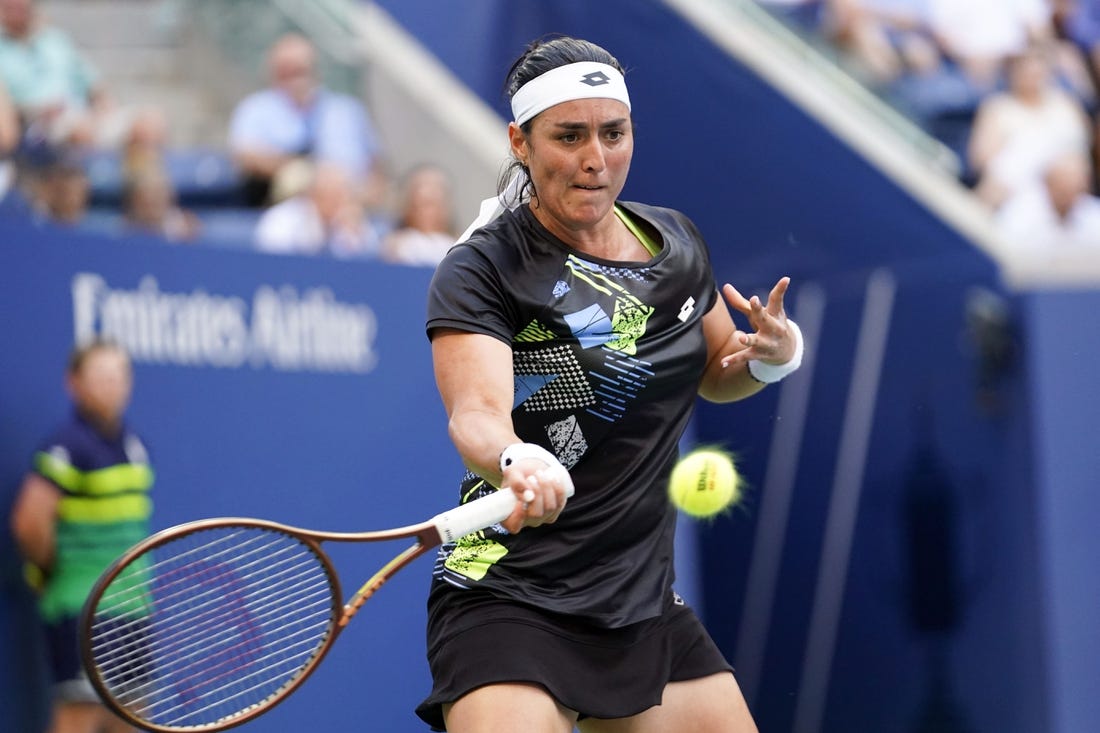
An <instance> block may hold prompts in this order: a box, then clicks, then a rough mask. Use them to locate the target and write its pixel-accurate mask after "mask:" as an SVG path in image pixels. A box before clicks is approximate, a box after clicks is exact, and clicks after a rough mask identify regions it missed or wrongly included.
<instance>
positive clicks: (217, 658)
mask: <svg viewBox="0 0 1100 733" xmlns="http://www.w3.org/2000/svg"><path fill="white" fill-rule="evenodd" d="M515 504H516V498H515V494H514V492H512V491H511V490H510V489H504V490H500V491H496V492H494V493H492V494H490V495H488V496H485V497H483V498H480V499H477V500H476V501H472V502H470V503H468V504H464V505H462V506H460V507H457V508H455V509H451V510H449V511H446V512H443V513H442V514H438V515H436V516H435V517H433V518H431V519H429V520H428V521H426V522H421V523H420V524H414V525H410V526H407V527H400V528H397V529H389V530H383V531H377V532H359V533H338V532H313V531H310V530H305V529H299V528H297V527H289V526H286V525H283V524H277V523H275V522H268V521H264V520H260V519H244V518H224V519H205V520H199V521H195V522H188V523H186V524H181V525H178V526H175V527H172V528H169V529H166V530H163V531H161V532H158V533H157V534H154V535H152V536H151V537H149V538H147V539H145V540H143V541H142V542H139V543H138V544H137V545H135V546H134V547H132V548H131V549H130V550H128V551H127V552H126V553H125V554H124V555H122V556H121V557H120V558H118V560H116V561H115V562H114V563H113V564H112V565H111V566H110V567H109V568H108V569H107V570H106V571H105V572H104V573H103V575H102V576H101V577H100V578H99V580H98V581H97V583H96V585H95V586H94V588H93V589H92V592H91V594H90V596H89V597H88V600H87V602H86V603H85V606H84V611H83V614H82V617H81V621H80V623H81V654H82V657H83V662H84V668H85V670H86V671H87V673H88V677H89V679H90V680H91V683H92V685H93V686H94V687H95V689H96V690H97V692H98V693H99V695H100V697H101V698H102V699H103V701H104V702H105V703H106V705H107V706H108V707H110V708H111V709H112V710H113V711H114V712H115V713H117V714H118V715H120V716H121V717H122V718H123V719H125V720H127V721H128V722H130V723H131V724H133V725H136V726H138V727H139V728H143V729H146V730H152V731H183V730H187V731H218V730H225V729H226V728H231V727H233V726H236V725H240V724H241V723H244V722H246V721H248V720H251V719H253V718H255V717H256V716H258V715H260V714H261V713H264V712H266V711H267V710H270V709H271V708H272V707H273V706H274V705H276V704H277V703H279V702H280V701H282V700H284V699H286V697H287V696H288V695H290V694H291V693H292V692H293V691H294V690H296V689H297V688H298V687H299V686H300V685H301V684H302V682H304V681H305V680H306V678H307V677H309V675H310V673H311V672H313V670H314V669H316V668H317V665H318V664H320V662H321V660H322V659H323V658H324V656H325V654H326V653H327V652H328V650H329V649H330V648H331V647H332V644H333V642H335V640H336V638H337V637H338V636H339V635H340V632H341V631H342V630H343V629H344V627H345V626H347V623H348V621H350V620H351V618H352V616H354V615H355V613H356V612H357V611H358V610H359V608H360V607H361V606H362V605H363V604H364V603H365V602H366V601H367V599H368V598H370V597H371V596H372V595H373V594H374V593H375V591H377V590H378V589H379V588H380V587H381V586H382V585H383V584H384V583H385V582H386V581H387V580H388V579H389V578H391V577H392V576H393V575H394V573H396V572H397V571H399V570H400V569H401V568H403V567H405V566H406V565H408V564H409V563H411V562H412V561H413V560H415V559H416V558H417V557H419V556H421V555H422V554H424V553H425V552H427V551H428V550H430V549H431V548H433V547H436V546H438V545H440V544H442V543H445V542H453V541H455V540H457V539H458V538H459V537H462V536H463V535H466V534H470V533H471V532H476V531H478V530H482V529H485V528H486V527H489V526H492V525H493V524H496V523H498V522H501V521H503V520H504V519H506V518H507V517H508V516H509V515H510V514H511V513H512V510H513V509H514V508H515ZM402 538H413V539H414V540H415V541H414V542H413V544H412V545H410V546H409V547H408V548H407V549H406V550H404V551H403V552H401V553H400V554H398V555H397V556H396V557H394V558H393V559H392V560H390V561H389V562H387V563H386V564H385V565H383V566H382V567H381V568H380V569H379V570H378V572H377V573H375V574H374V575H373V576H372V577H371V578H370V580H368V581H367V582H366V583H365V584H364V585H363V587H362V588H360V589H359V590H358V591H357V592H356V593H355V594H354V595H353V596H352V597H351V599H350V600H348V601H347V602H346V603H345V602H344V601H343V595H342V593H341V590H340V581H339V578H337V575H336V571H335V569H334V567H333V564H332V562H331V560H330V559H329V557H328V556H327V555H326V554H325V552H324V550H323V549H322V548H321V543H322V542H328V541H333V542H379V541H384V540H395V539H402Z"/></svg>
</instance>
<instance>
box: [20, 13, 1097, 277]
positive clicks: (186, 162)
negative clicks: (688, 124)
mask: <svg viewBox="0 0 1100 733" xmlns="http://www.w3.org/2000/svg"><path fill="white" fill-rule="evenodd" d="M757 2H758V4H759V5H760V6H761V7H763V8H765V9H766V10H767V11H768V12H769V13H771V14H772V15H773V16H774V17H775V18H776V19H778V20H779V21H780V22H781V23H782V24H783V25H785V26H786V27H787V28H788V29H789V30H790V31H792V32H793V33H795V34H797V36H799V37H800V38H801V39H802V41H804V42H805V43H806V44H807V46H808V47H809V48H813V49H816V50H817V51H818V52H820V53H822V54H823V56H824V57H826V58H827V59H829V60H830V62H831V63H834V64H836V66H837V67H838V68H839V69H840V70H842V72H843V73H845V74H847V75H849V76H850V77H851V78H852V79H854V80H855V81H856V82H858V83H859V84H860V85H862V86H863V87H864V88H865V89H867V90H869V91H870V92H872V93H873V94H874V95H876V96H877V97H878V98H879V99H880V100H882V101H883V102H884V103H885V104H888V105H889V106H890V107H891V108H892V109H894V110H896V111H899V112H900V113H902V114H903V115H904V116H905V117H906V118H907V119H908V120H910V121H911V122H913V123H915V124H916V125H917V126H918V127H919V128H920V129H921V130H923V131H924V132H925V133H927V134H928V135H929V136H930V137H931V138H933V139H934V140H937V141H938V142H939V143H941V144H942V146H944V147H945V148H946V150H947V151H948V155H949V157H951V159H952V162H953V163H952V166H951V169H952V171H953V173H954V175H956V176H957V178H958V180H959V181H960V182H962V183H963V184H964V185H965V186H966V187H967V188H968V189H970V190H971V191H972V192H973V194H974V196H975V197H976V198H977V199H978V200H980V201H981V202H982V204H983V206H984V207H986V209H987V210H988V213H989V214H990V216H992V217H994V220H995V223H996V226H997V228H998V229H999V230H1000V233H1001V234H1002V235H1003V238H1004V239H1005V241H1006V243H1008V244H1012V245H1016V246H1020V247H1026V248H1034V247H1050V246H1055V247H1065V246H1076V245H1082V244H1083V245H1086V246H1093V245H1100V200H1098V199H1097V198H1096V194H1097V191H1098V188H1097V187H1098V180H1097V170H1098V166H1097V161H1098V159H1100V158H1098V152H1097V146H1096V138H1097V124H1098V110H1100V105H1098V101H1097V89H1098V82H1100V0H757ZM219 5H220V6H219ZM232 5H238V6H246V5H248V3H245V4H238V3H230V4H219V3H217V2H209V1H208V0H197V1H196V2H192V3H185V2H180V1H179V0H111V1H106V0H97V1H95V2H79V1H77V0H0V212H3V215H6V216H26V217H33V218H37V219H43V220H51V221H55V222H60V223H63V224H66V225H70V226H77V227H82V228H87V229H93V230H97V231H101V232H105V233H120V232H121V233H130V234H133V233H144V234H148V235H150V236H153V237H156V238H161V239H166V240H169V241H173V242H196V241H201V242H204V243H208V244H215V245H225V246H233V247H251V248H256V249H259V250H263V251H268V252H273V253H316V254H329V255H332V256H336V257H345V258H352V257H354V258H374V259H381V260H385V261H390V262H397V263H406V264H412V265H428V266H430V265H433V264H434V263H436V262H438V260H439V258H440V257H441V256H442V254H443V253H444V252H445V251H446V249H447V247H448V245H449V244H450V243H451V242H452V241H453V238H454V235H455V230H456V228H457V229H458V230H461V229H462V228H463V227H464V224H465V222H462V221H456V211H455V200H454V195H453V186H454V185H455V181H454V180H452V179H453V178H454V176H453V175H451V174H449V173H448V172H447V171H446V170H445V169H443V168H442V167H440V166H439V165H437V164H436V163H437V162H436V161H433V160H432V159H430V157H429V158H425V159H419V158H415V157H414V156H410V155H409V153H408V151H407V150H402V151H400V152H399V153H395V151H393V150H391V149H390V148H389V147H388V145H387V140H386V135H384V134H382V133H381V131H380V130H379V127H378V125H377V124H376V123H375V121H374V119H375V110H373V109H372V108H371V105H370V103H369V100H368V99H367V98H366V95H364V94H363V89H364V86H363V83H362V78H361V73H360V70H359V69H357V68H356V59H355V58H349V57H348V56H347V55H345V56H344V57H343V58H340V57H339V54H334V53H333V49H332V48H330V47H325V48H322V49H318V47H317V45H316V44H315V42H314V40H313V37H312V36H313V35H314V34H311V33H309V32H308V30H305V31H304V30H303V29H302V28H300V27H292V26H291V25H286V24H285V23H284V25H282V26H280V25H279V24H278V23H276V22H273V21H271V22H265V21H264V20H263V18H262V16H259V15H255V13H253V15H255V22H254V23H250V24H249V23H247V22H246V21H244V20H242V18H243V17H244V14H242V13H241V12H240V11H239V9H238V11H237V12H234V11H233V10H231V9H230V6H232ZM234 23H235V24H236V25H234ZM203 24H205V26H206V28H207V35H210V31H209V29H210V28H217V29H219V30H220V32H221V33H222V35H223V37H224V36H226V35H227V34H230V33H234V32H235V33H237V34H238V36H237V38H235V39H231V43H230V45H229V47H228V49H227V47H226V44H225V43H224V42H223V43H222V45H221V47H220V48H219V49H218V50H217V51H216V52H213V51H211V50H210V49H208V48H204V47H203V46H202V45H201V44H196V43H195V37H196V35H197V34H196V33H195V29H196V28H197V27H199V26H202V25H203ZM227 52H231V53H232V54H235V55H234V56H231V55H227ZM214 69H216V70H214ZM462 214H463V215H466V214H467V212H466V211H463V212H462Z"/></svg>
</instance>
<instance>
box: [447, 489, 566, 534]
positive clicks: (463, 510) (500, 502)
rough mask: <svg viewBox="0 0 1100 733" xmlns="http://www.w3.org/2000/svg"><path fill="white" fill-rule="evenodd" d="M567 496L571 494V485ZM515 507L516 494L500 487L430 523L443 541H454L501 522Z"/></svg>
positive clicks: (450, 510)
mask: <svg viewBox="0 0 1100 733" xmlns="http://www.w3.org/2000/svg"><path fill="white" fill-rule="evenodd" d="M569 488H570V490H569V491H568V493H567V498H568V497H569V496H572V495H573V491H572V486H570V487H569ZM515 508H516V494H515V492H514V491H512V490H511V489H500V490H498V491H494V492H493V493H491V494H489V495H487V496H483V497H481V498H480V499H475V500H474V501H471V502H468V503H466V504H463V505H462V506H458V507H455V508H454V509H449V510H447V511H445V512H443V513H442V514H437V515H435V516H434V517H432V520H431V521H432V524H434V525H435V527H436V529H438V530H439V536H440V537H441V538H442V540H443V542H454V541H455V540H457V539H458V538H460V537H463V536H465V535H468V534H470V533H471V532H477V531H478V530H481V529H485V528H486V527H491V526H493V525H494V524H497V523H498V522H503V521H504V520H505V519H507V518H508V517H509V515H511V513H512V511H513V510H514V509H515Z"/></svg>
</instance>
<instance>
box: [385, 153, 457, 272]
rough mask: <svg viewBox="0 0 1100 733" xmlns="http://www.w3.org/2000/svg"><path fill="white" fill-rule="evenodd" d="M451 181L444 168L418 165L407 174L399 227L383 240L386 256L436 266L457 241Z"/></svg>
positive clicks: (405, 262)
mask: <svg viewBox="0 0 1100 733" xmlns="http://www.w3.org/2000/svg"><path fill="white" fill-rule="evenodd" d="M455 239H456V234H455V231H454V203H453V200H452V190H451V181H450V179H449V178H448V177H447V174H446V172H445V171H443V169H442V168H439V167H438V166H434V165H422V166H418V167H416V168H414V169H412V170H411V171H409V173H408V174H406V176H405V180H404V183H403V185H402V191H401V209H400V217H399V219H398V221H397V226H396V227H395V228H394V230H393V231H391V232H389V233H388V234H387V235H386V236H385V238H384V239H383V241H382V259H384V260H386V261H387V262H397V263H401V264H406V265H427V266H431V267H435V266H436V265H438V264H439V261H440V260H442V259H443V256H444V255H445V254H447V250H449V249H450V248H451V247H452V246H453V245H454V243H455Z"/></svg>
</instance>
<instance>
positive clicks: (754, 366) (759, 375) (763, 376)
mask: <svg viewBox="0 0 1100 733" xmlns="http://www.w3.org/2000/svg"><path fill="white" fill-rule="evenodd" d="M787 328H789V329H790V330H791V333H792V334H794V356H792V357H791V359H790V361H788V362H787V363H785V364H768V363H766V362H763V361H760V360H759V359H750V360H749V376H750V377H752V378H753V379H755V380H756V381H757V382H763V383H764V384H772V383H774V382H778V381H779V380H780V379H782V378H783V377H785V376H787V375H788V374H792V373H793V372H794V371H795V370H796V369H798V367H800V366H802V352H803V350H804V347H803V343H802V330H801V329H800V328H799V327H798V324H797V323H795V322H794V321H792V320H791V319H790V318H788V319H787Z"/></svg>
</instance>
